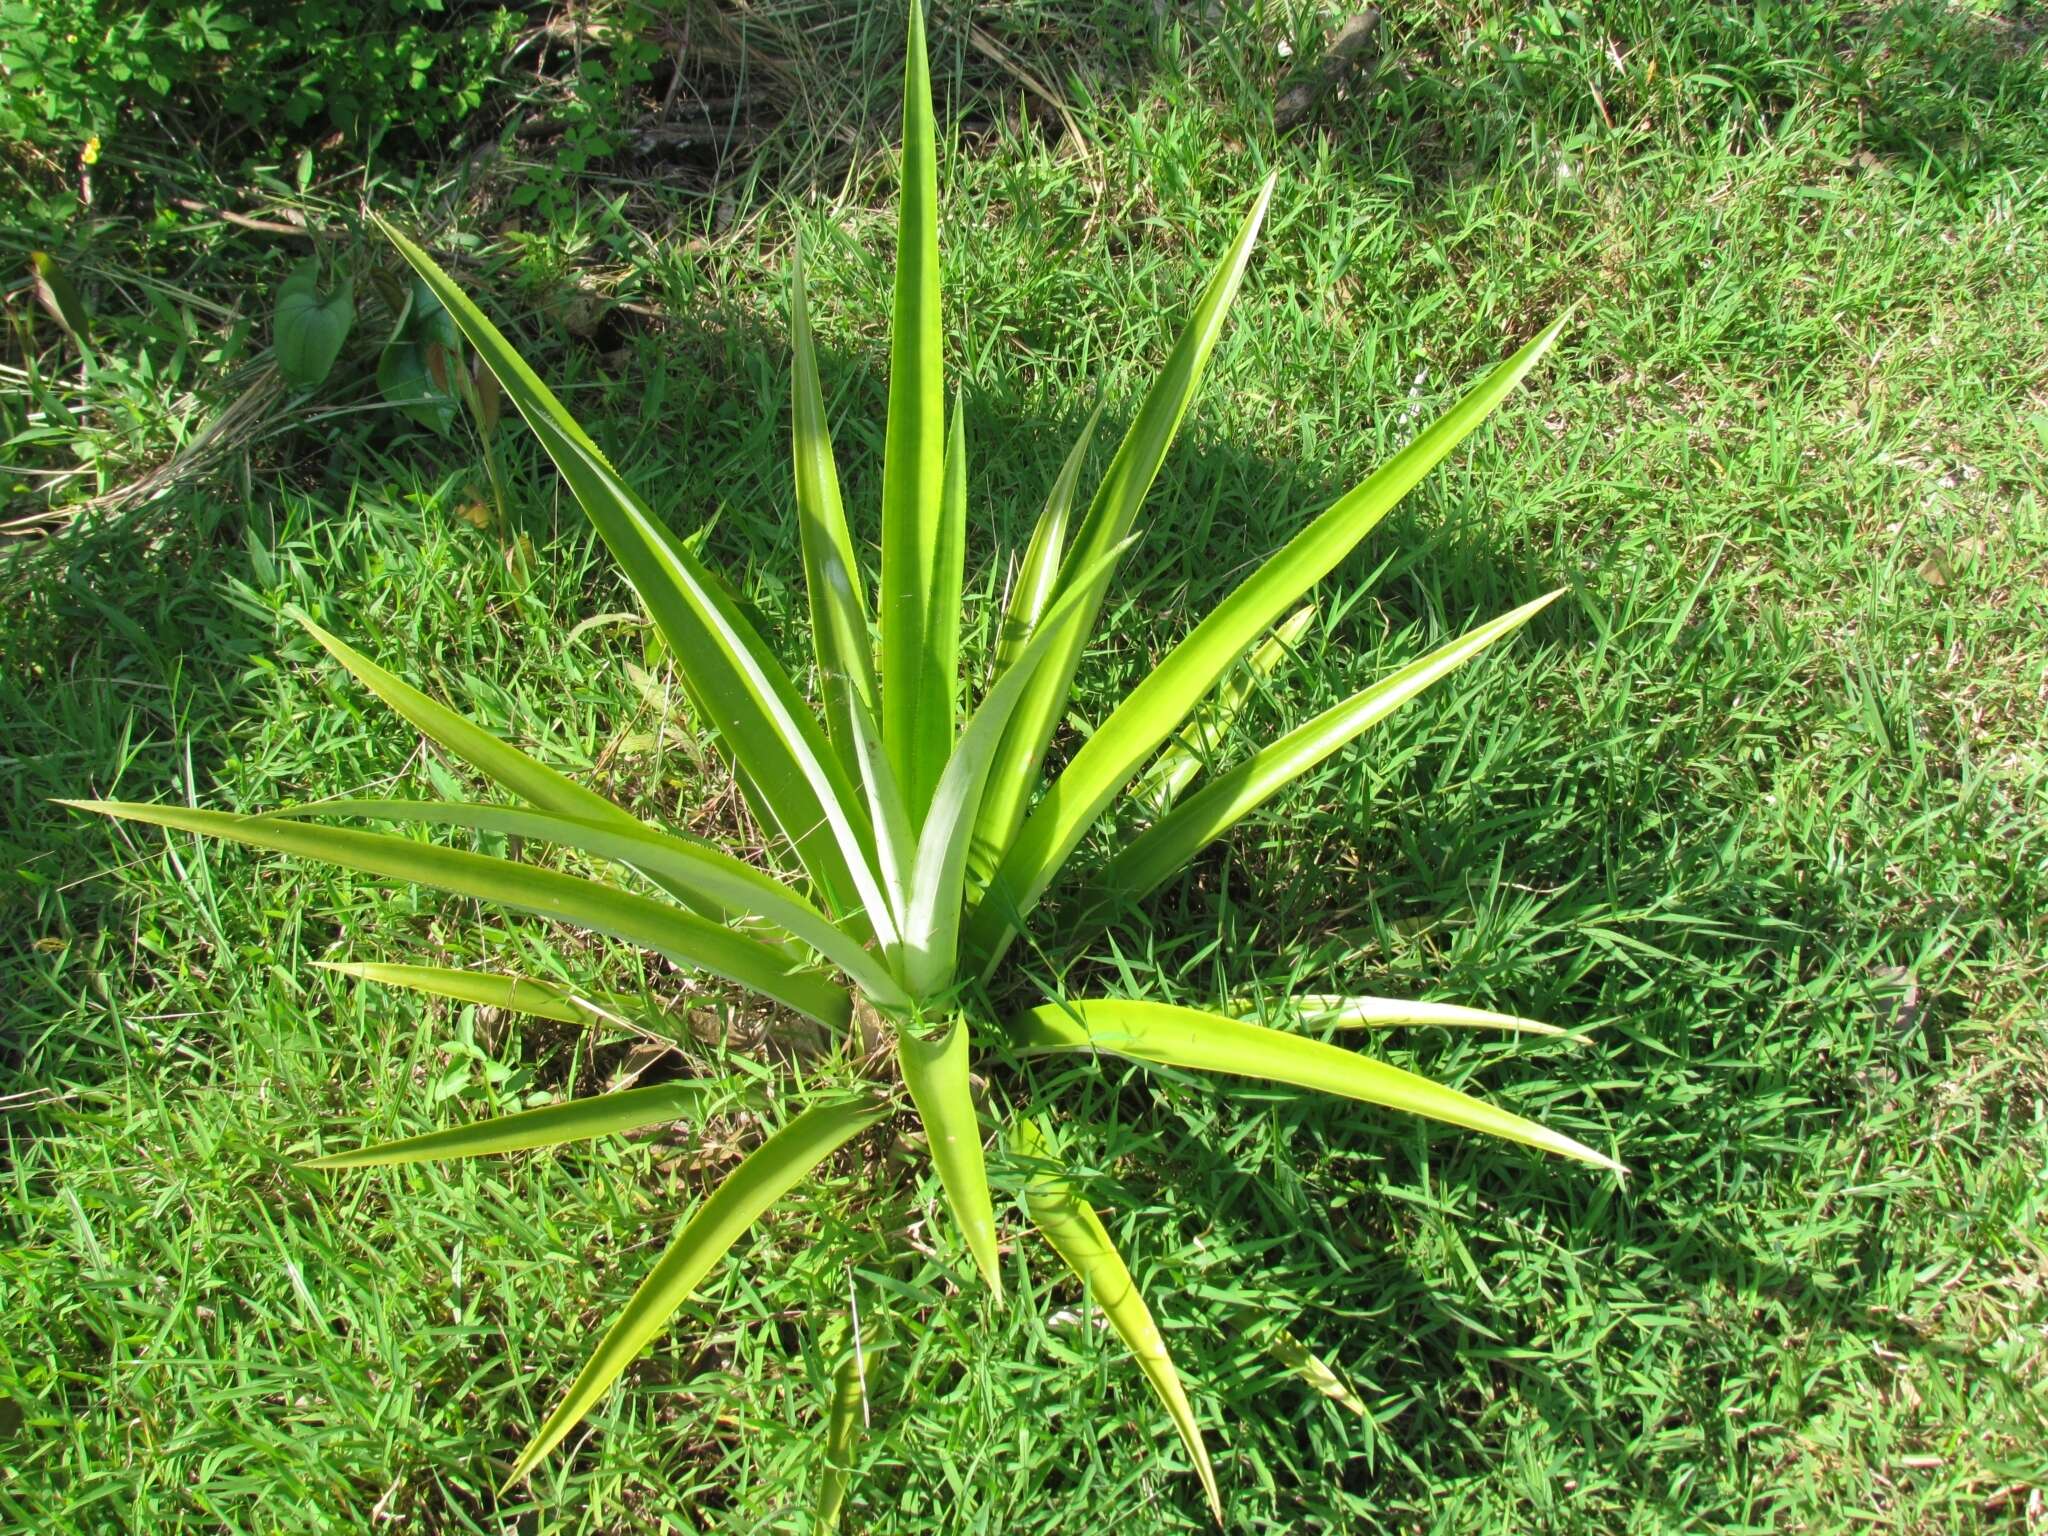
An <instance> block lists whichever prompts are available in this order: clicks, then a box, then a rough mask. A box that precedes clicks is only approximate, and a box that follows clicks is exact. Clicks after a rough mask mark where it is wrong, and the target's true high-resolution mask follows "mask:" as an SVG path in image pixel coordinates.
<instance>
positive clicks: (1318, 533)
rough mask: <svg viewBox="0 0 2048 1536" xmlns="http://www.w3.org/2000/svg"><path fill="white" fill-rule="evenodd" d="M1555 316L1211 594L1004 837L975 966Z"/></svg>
mask: <svg viewBox="0 0 2048 1536" xmlns="http://www.w3.org/2000/svg"><path fill="white" fill-rule="evenodd" d="M1566 318H1567V319H1568V318H1569V316H1567V317H1566ZM1564 325H1565V320H1564V319H1560V320H1558V321H1557V322H1556V323H1555V324H1553V325H1551V326H1550V327H1549V328H1548V329H1546V330H1545V331H1544V332H1543V333H1542V334H1541V335H1539V336H1537V337H1536V338H1535V339H1534V340H1533V341H1531V342H1530V343H1529V344H1528V345H1527V346H1525V347H1523V348H1522V349H1521V350H1520V351H1518V352H1516V353H1515V355H1514V356H1513V357H1511V358H1509V359H1508V360H1507V361H1506V362H1504V363H1502V364H1500V365H1499V366H1498V367H1497V368H1495V369H1494V370H1493V371H1492V372H1491V373H1489V374H1488V375H1487V376H1486V377H1485V378H1484V379H1482V380H1481V381H1480V382H1479V384H1478V385H1477V386H1475V387H1474V388H1473V389H1472V390H1471V391H1470V392H1469V393H1468V394H1467V395H1466V396H1465V397H1464V398H1463V399H1462V400H1460V401H1459V402H1458V403H1457V404H1456V405H1455V406H1453V407H1452V408H1451V409H1450V410H1449V411H1448V412H1446V413H1445V414H1444V415H1443V416H1442V417H1440V418H1438V420H1437V421H1436V422H1435V423H1434V424H1433V425H1431V426H1430V427H1429V428H1428V429H1427V430H1426V431H1424V432H1422V433H1421V434H1420V435H1418V436H1417V437H1416V438H1415V440H1414V441H1413V442H1411V443H1409V444H1408V446H1407V447H1405V448H1403V449H1402V450H1401V451H1400V452H1399V453H1397V454H1395V455H1394V457H1393V458H1391V459H1389V460H1388V461H1387V462H1386V463H1385V464H1383V465H1381V466H1380V468H1379V469H1377V470H1375V471H1374V472H1373V473H1372V475H1371V476H1369V477H1368V478H1367V479H1366V480H1365V481H1364V482H1363V483H1362V484H1360V485H1359V486H1357V487H1356V488H1355V489H1353V490H1351V491H1349V492H1347V493H1346V494H1345V495H1343V496H1341V497H1339V498H1338V499H1337V501H1336V502H1334V503H1333V504H1332V505H1331V506H1330V507H1329V508H1328V509H1327V510H1326V511H1324V512H1323V513H1322V514H1321V515H1320V516H1319V517H1317V518H1316V519H1315V520H1314V521H1313V522H1311V523H1310V524H1309V525H1308V527H1306V528H1304V529H1303V530H1302V531H1301V532H1300V533H1298V534H1296V535H1295V536H1294V538H1293V539H1291V540H1289V541H1288V543H1287V544H1286V545H1285V546H1283V547H1282V548H1281V549H1280V550H1279V551H1278V552H1277V553H1275V554H1274V555H1272V556H1271V557H1270V558H1269V559H1267V561H1266V562H1265V564H1263V565H1262V566H1260V567H1259V569H1258V570H1257V571H1255V572H1253V573H1252V575H1250V576H1249V577H1247V578H1246V579H1245V580H1244V581H1243V582H1242V583H1241V584H1240V585H1239V586H1238V587H1237V588H1236V589H1235V590H1233V591H1232V592H1231V594H1230V595H1229V596H1228V597H1226V598H1224V599H1223V601H1222V602H1220V603H1218V604H1217V605H1216V607H1215V608H1214V609H1212V610H1211V611H1210V613H1209V614H1208V616H1207V617H1205V618H1204V619H1203V620H1202V622H1201V623H1199V624H1197V625H1196V626H1195V627H1194V629H1193V630H1192V631H1191V632H1190V633H1189V634H1188V635H1187V637H1186V638H1185V639H1183V640H1182V641H1181V642H1180V643H1179V644H1178V645H1176V646H1175V647H1174V648H1173V649H1172V650H1171V651H1169V652H1168V653H1167V655H1166V658H1165V659H1164V660H1163V661H1161V662H1160V663H1159V665H1158V666H1156V667H1154V668H1153V669H1152V670H1151V671H1150V672H1148V673H1146V674H1145V676H1144V677H1143V678H1142V679H1141V680H1140V681H1139V683H1138V685H1137V686H1136V687H1135V688H1133V689H1132V690H1131V692H1130V693H1129V694H1128V695H1126V696H1125V698H1124V700H1123V702H1122V703H1121V704H1119V705H1118V706H1117V707H1116V708H1115V709H1114V710H1112V711H1111V712H1110V714H1109V716H1108V717H1107V718H1106V719H1104V720H1103V721H1102V722H1101V723H1100V724H1099V725H1097V727H1096V729H1095V732H1094V734H1093V735H1091V736H1090V737H1089V738H1088V740H1087V741H1086V742H1085V743H1084V744H1083V745H1082V747H1081V749H1080V751H1078V752H1077V753H1075V754H1074V759H1073V761H1072V762H1070V763H1068V764H1067V766H1066V768H1065V770H1064V771H1063V772H1062V773H1061V774H1060V775H1059V777H1058V778H1056V779H1054V780H1053V781H1052V783H1051V785H1049V786H1048V787H1047V789H1046V792H1045V794H1044V795H1043V796H1042V797H1041V798H1040V800H1039V801H1038V804H1037V806H1036V807H1035V808H1034V809H1033V810H1032V812H1031V815H1030V818H1029V819H1028V820H1027V821H1026V822H1025V823H1024V825H1023V828H1022V830H1020V831H1019V832H1018V833H1017V836H1016V840H1015V841H1014V842H1011V843H1010V844H1009V847H1008V851H1007V852H1006V853H1005V854H1004V856H1003V861H1002V864H1001V865H1000V866H999V867H998V869H997V871H996V875H995V878H994V880H993V881H991V882H990V884H989V887H988V892H987V894H986V895H985V896H984V897H983V899H982V902H981V904H980V906H979V907H978V908H977V909H976V913H975V918H974V925H973V928H972V929H971V931H970V933H969V935H968V943H969V947H970V948H971V949H972V950H974V951H975V952H977V953H979V954H980V955H981V956H982V957H983V960H982V964H983V974H984V975H986V974H987V973H989V972H991V971H993V970H994V968H995V963H996V961H998V960H999V959H1001V957H1002V954H1003V952H1004V950H1005V949H1007V948H1008V947H1009V943H1010V940H1011V939H1012V938H1013V937H1014V936H1015V933H1016V922H1017V920H1018V919H1020V918H1021V917H1022V916H1023V915H1024V914H1026V913H1028V912H1029V911H1030V910H1031V909H1032V908H1033V907H1034V906H1036V905H1037V904H1038V900H1039V898H1040V897H1041V896H1042V895H1044V893H1045V888H1046V886H1047V885H1049V884H1050V883H1051V881H1052V878H1053V876H1054V875H1055V874H1057V873H1058V871H1059V869H1060V866H1061V865H1063V864H1064V863H1065V862H1066V860H1067V857H1068V855H1070V854H1071V853H1072V852H1073V851H1074V849H1075V847H1076V846H1077V845H1078V844H1079V843H1080V841H1081V837H1082V834H1083V833H1085V832H1086V831H1087V830H1088V828H1089V827H1090V826H1091V825H1093V824H1094V822H1095V819H1096V817H1098V816H1100V815H1101V814H1102V812H1103V811H1104V809H1105V808H1107V807H1108V805H1109V803H1110V801H1112V800H1113V799H1115V798H1116V795H1117V792H1118V791H1119V790H1121V789H1122V788H1123V787H1124V785H1126V784H1127V783H1129V782H1130V779H1131V775H1132V774H1133V773H1135V772H1136V771H1137V769H1138V767H1139V766H1140V765H1141V764H1142V763H1143V762H1144V761H1145V759H1146V758H1147V757H1149V756H1151V755H1152V752H1153V751H1154V750H1155V749H1156V748H1157V747H1158V746H1159V744H1160V743H1161V742H1163V741H1165V740H1166V738H1167V737H1168V736H1170V735H1171V734H1172V733H1173V732H1174V730H1175V729H1176V728H1177V727H1178V726H1179V725H1180V723H1181V721H1183V720H1185V719H1186V718H1187V716H1188V714H1189V712H1190V711H1192V710H1193V709H1194V708H1195V706H1196V705H1197V704H1199V703H1200V702H1201V700H1202V697H1203V695H1205V694H1206V693H1207V692H1208V691H1209V689H1210V688H1212V687H1213V686H1215V683H1216V680H1217V679H1218V678H1220V677H1221V676H1222V675H1223V673H1224V672H1225V670H1227V669H1228V668H1229V666H1230V664H1231V663H1232V662H1234V661H1235V660H1236V659H1237V658H1238V657H1239V656H1241V655H1242V654H1243V653H1244V651H1245V649H1246V648H1247V647H1248V646H1250V645H1251V644H1252V642H1253V641H1254V640H1256V639H1257V638H1258V636H1259V633H1260V632H1261V631H1262V630H1264V629H1266V628H1267V627H1268V626H1270V625H1271V624H1272V623H1273V622H1274V621H1275V620H1276V619H1278V618H1279V616H1280V615H1281V613H1283V612H1284V611H1285V610H1286V609H1287V608H1288V606H1289V605H1290V604H1293V603H1296V602H1299V601H1300V600H1301V597H1302V595H1303V594H1304V593H1305V592H1307V591H1308V589H1309V588H1310V587H1312V586H1314V585H1315V584H1316V583H1317V582H1318V581H1321V580H1322V579H1323V577H1325V576H1326V575H1328V574H1329V573H1330V571H1331V570H1332V569H1333V568H1334V567H1335V566H1336V564H1337V562H1338V561H1340V560H1342V559H1343V558H1344V557H1345V555H1347V554H1349V553H1350V552H1351V550H1352V549H1353V548H1355V547H1356V546H1357V544H1358V542H1359V540H1361V539H1363V538H1364V537H1365V535H1366V534H1367V533H1369V532H1371V531H1372V529H1373V528H1374V527H1375V526H1377V524H1378V523H1379V521H1380V519H1381V518H1382V517H1384V516H1386V514H1387V513H1388V512H1389V511H1390V510H1391V509H1392V508H1393V507H1394V505H1395V504H1396V503H1397V502H1399V501H1400V499H1401V498H1402V497H1403V496H1405V495H1407V494H1408V492H1409V491H1410V490H1411V489H1412V488H1413V487H1414V485H1415V483H1416V482H1417V481H1418V480H1420V479H1421V478H1422V477H1423V476H1424V475H1426V474H1427V473H1429V471H1430V470H1431V469H1433V468H1435V467H1436V465H1437V464H1438V463H1439V462H1441V461H1442V459H1443V458H1444V457H1445V455H1447V454H1448V453H1449V452H1450V451H1451V450H1452V449H1453V448H1454V447H1456V446H1457V445H1458V444H1459V443H1460V442H1462V441H1463V440H1464V439H1465V438H1466V437H1467V436H1469V435H1470V434H1471V433H1472V432H1473V431H1474V430H1475V429H1476V428H1477V427H1478V426H1479V424H1480V423H1481V422H1483V421H1484V420H1486V418H1487V417H1488V416H1490V415H1491V414H1492V413H1493V411H1494V410H1495V409H1496V408H1497V407H1498V406H1499V405H1500V403H1501V402H1502V401H1503V400H1505V399H1506V398H1507V397H1508V394H1509V393H1510V392H1511V391H1512V390H1513V389H1514V387H1515V386H1516V385H1517V384H1519V383H1520V382H1521V381H1522V379H1523V378H1524V377H1525V376H1526V375H1527V374H1528V372H1529V370H1530V369H1532V368H1534V367H1535V366H1536V363H1537V361H1538V360H1539V359H1540V358H1541V357H1542V356H1543V354H1544V353H1545V352H1547V351H1549V349H1550V347H1551V345H1552V343H1554V342H1555V341H1556V340H1557V338H1558V336H1559V335H1560V334H1561V333H1562V331H1563V329H1564ZM1070 558H1071V557H1070ZM995 841H996V842H998V843H1001V842H1003V841H1004V839H1000V838H999V839H995Z"/></svg>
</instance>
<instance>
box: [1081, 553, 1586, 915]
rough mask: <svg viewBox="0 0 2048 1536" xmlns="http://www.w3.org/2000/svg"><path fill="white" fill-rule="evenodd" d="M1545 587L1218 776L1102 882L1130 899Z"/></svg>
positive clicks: (1500, 629) (1149, 832) (1457, 662)
mask: <svg viewBox="0 0 2048 1536" xmlns="http://www.w3.org/2000/svg"><path fill="white" fill-rule="evenodd" d="M1562 591H1563V589H1562V588H1560V589H1559V590H1558V591H1556V592H1551V593H1547V594H1546V595H1544V596H1542V597H1539V598H1537V599H1536V600H1535V601H1534V602H1531V603H1524V604H1523V605H1522V606H1521V607H1519V608H1517V609H1515V610H1514V611H1513V612H1512V613H1504V614H1502V615H1501V616H1500V617H1499V618H1497V619H1494V620H1493V621H1491V622H1490V623H1486V624H1482V625H1480V626H1479V627H1478V628H1477V629H1475V630H1472V631H1471V632H1470V633H1468V634H1465V635H1462V636H1460V637H1459V638H1458V639H1456V640H1453V641H1452V642H1451V643H1450V644H1448V645H1443V646H1439V647H1438V648H1437V649H1436V650H1434V651H1431V652H1430V653H1429V654H1428V655H1427V656H1423V657H1420V658H1418V659H1417V660H1415V661H1412V662H1410V663H1409V664H1408V665H1407V666H1405V667H1402V668H1401V669H1400V670H1399V671H1397V672H1394V673H1393V674H1392V675H1390V676H1388V677H1385V678H1382V679H1381V680H1380V681H1379V682H1377V683H1374V684H1373V685H1372V686H1371V687H1370V688H1365V689H1361V690H1360V691H1359V692H1357V693H1355V694H1353V695H1352V696H1351V697H1350V698H1348V699H1346V700H1344V701H1343V702H1342V703H1341V704H1337V705H1334V706H1332V707H1331V708H1329V709H1326V710H1324V711H1323V713H1321V714H1320V715H1317V716H1316V717H1315V718H1314V719H1313V720H1310V721H1308V722H1307V723H1306V724H1304V725H1301V726H1298V727H1296V728H1295V729H1294V730H1291V731H1289V732H1288V733H1287V734H1286V735H1284V736H1282V737H1280V738H1279V740H1277V741H1275V742H1273V743H1272V744H1271V745H1270V746H1267V747H1265V748H1264V749H1262V750H1261V751H1259V752H1257V753H1255V754H1254V755H1253V756H1252V757H1250V758H1248V759H1247V760H1246V761H1244V762H1242V763H1240V764H1238V765H1237V766H1236V767H1235V768H1232V769H1231V770H1230V771H1229V772H1228V773H1225V774H1222V775H1220V776H1219V777H1217V778H1216V779H1214V780H1213V781H1211V782H1210V783H1208V784H1206V785H1204V786H1203V787H1202V789H1201V790H1200V791H1198V792H1197V793H1196V794H1194V795H1192V796H1190V797H1189V798H1188V800H1187V801H1186V802H1185V803H1184V804H1182V805H1180V806H1179V807H1177V808H1176V809H1174V810H1172V811H1169V812H1168V813H1167V814H1166V815H1164V816H1162V817H1161V818H1160V819H1159V820H1158V821H1156V822H1154V823H1153V824H1152V826H1150V827H1148V828H1147V829H1146V830H1145V832H1144V833H1143V834H1142V835H1141V836H1139V837H1138V838H1137V839H1136V840H1135V841H1134V842H1132V843H1131V844H1129V845H1128V846H1127V847H1125V848H1124V849H1123V851H1122V852H1120V853H1119V854H1117V856H1116V857H1115V858H1114V859H1112V860H1110V862H1109V865H1108V867H1107V868H1106V869H1104V870H1103V872H1102V883H1103V885H1104V886H1105V887H1106V888H1108V889H1110V890H1113V891H1119V892H1122V893H1123V894H1125V895H1126V896H1129V897H1132V898H1136V897H1139V896H1143V895H1144V894H1145V893H1146V892H1147V891H1150V890H1151V889H1153V887H1155V886H1157V885H1158V884H1159V882H1160V881H1162V880H1164V879H1165V878H1166V877H1167V876H1168V875H1170V874H1172V873H1173V872H1174V871H1175V870H1177V869H1179V868H1180V867H1181V866H1182V865H1183V864H1185V863H1187V861H1188V860H1189V859H1191V858H1193V857H1194V856H1195V854H1196V853H1198V852H1199V851H1200V850H1201V849H1202V848H1204V847H1205V846H1207V845H1208V844H1209V843H1211V842H1214V841H1215V840H1216V839H1217V838H1219V837H1221V836H1222V835H1223V834H1224V833H1225V832H1227V831H1229V830H1230V829H1231V828H1232V827H1234V826H1236V825H1237V823H1238V822H1240V821H1242V820H1243V819H1244V818H1245V817H1246V816H1249V815H1250V814H1251V813H1252V812H1253V811H1255V810H1257V809H1258V808H1259V807H1260V806H1261V805H1263V804H1265V803H1266V801H1268V800H1269V799H1271V798H1272V797H1273V796H1274V795H1276V794H1278V793H1279V792H1280V791H1281V790H1282V789H1285V788H1286V787H1287V786H1288V785H1289V784H1292V783H1293V782H1294V781H1295V780H1296V779H1298V778H1300V777H1301V776H1302V775H1303V774H1305V773H1307V772H1308V771H1309V770H1310V769H1312V768H1314V767H1315V766H1316V765H1317V764H1318V763H1320V762H1322V761H1323V760H1324V759H1325V758H1327V757H1329V756H1330V754H1331V753H1333V752H1335V751H1337V750H1338V749H1339V748H1340V747H1343V746H1344V745H1345V744H1346V743H1348V742H1351V741H1353V740H1355V739H1357V737H1358V736H1360V735H1361V734H1363V733H1364V732H1365V731H1367V730H1369V729H1371V728H1372V727H1373V726H1375V725H1377V724H1379V722H1380V721H1382V720H1384V719H1386V718H1387V716H1388V715H1391V714H1392V713H1393V712H1394V711H1395V710H1397V709H1399V708H1400V707H1401V706H1402V705H1403V704H1406V703H1407V702H1408V701H1409V700H1410V699H1412V698H1414V697H1415V696H1416V695H1417V694H1419V693H1421V692H1422V691H1423V690H1424V689H1425V688H1427V687H1429V686H1430V684H1432V683H1434V682H1437V681H1438V680H1439V679H1441V678H1444V677H1447V676H1449V675H1450V674H1451V673H1452V672H1455V671H1456V670H1457V669H1458V668H1459V667H1461V666H1463V665H1464V664H1465V663H1466V662H1468V661H1470V660H1471V659H1472V658H1473V657H1474V656H1477V655H1478V654H1479V653H1480V652H1481V651H1483V650H1485V649H1486V648H1487V647H1488V646H1489V645H1492V644H1493V643H1494V641H1496V640H1499V639H1501V638H1502V637H1503V636H1506V635H1509V634H1512V633H1513V632H1514V631H1515V630H1517V629H1519V628H1521V626H1522V625H1524V624H1526V623H1528V622H1529V620H1531V619H1533V618H1534V617H1535V616H1536V615H1537V614H1538V613H1540V612H1541V611H1542V610H1543V609H1544V608H1546V607H1548V606H1549V605H1550V604H1551V603H1552V602H1554V601H1556V600H1557V598H1558V597H1559V596H1560V595H1561V594H1562Z"/></svg>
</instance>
